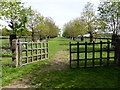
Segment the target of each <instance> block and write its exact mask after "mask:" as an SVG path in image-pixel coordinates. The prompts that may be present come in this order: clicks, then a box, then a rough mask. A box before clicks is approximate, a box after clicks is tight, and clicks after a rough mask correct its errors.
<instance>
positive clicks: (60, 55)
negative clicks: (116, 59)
mask: <svg viewBox="0 0 120 90" xmlns="http://www.w3.org/2000/svg"><path fill="white" fill-rule="evenodd" d="M68 62H69V55H68V51H66V50H64V51H59V52H57V53H56V54H55V55H54V57H53V58H51V59H50V61H49V62H48V63H46V64H45V65H44V66H43V67H42V68H40V70H39V71H37V73H40V72H43V71H50V70H62V69H68V68H69V67H68ZM26 82H29V79H27V78H24V79H23V80H22V81H14V83H12V84H9V85H8V86H5V87H3V88H27V87H31V86H32V85H28V84H26ZM32 87H33V86H32Z"/></svg>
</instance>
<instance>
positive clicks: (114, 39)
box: [112, 34, 117, 45]
mask: <svg viewBox="0 0 120 90" xmlns="http://www.w3.org/2000/svg"><path fill="white" fill-rule="evenodd" d="M116 38H117V34H113V35H112V42H113V43H112V45H115V42H117V41H116Z"/></svg>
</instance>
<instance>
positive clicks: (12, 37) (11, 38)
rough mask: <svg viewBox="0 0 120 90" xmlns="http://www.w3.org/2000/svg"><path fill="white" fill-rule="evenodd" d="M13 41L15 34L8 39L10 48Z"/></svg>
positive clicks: (15, 37)
mask: <svg viewBox="0 0 120 90" xmlns="http://www.w3.org/2000/svg"><path fill="white" fill-rule="evenodd" d="M13 39H17V36H16V34H12V35H10V38H9V42H10V46H12V40H13Z"/></svg>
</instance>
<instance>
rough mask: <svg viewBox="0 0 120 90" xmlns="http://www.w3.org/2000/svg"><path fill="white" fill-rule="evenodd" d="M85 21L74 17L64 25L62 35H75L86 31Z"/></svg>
mask: <svg viewBox="0 0 120 90" xmlns="http://www.w3.org/2000/svg"><path fill="white" fill-rule="evenodd" d="M86 31H87V30H86V23H85V21H84V20H83V19H81V18H76V19H74V20H71V21H69V22H68V23H66V24H65V25H64V32H63V36H64V37H72V38H73V39H74V37H77V36H78V35H81V36H82V35H83V34H85V33H86Z"/></svg>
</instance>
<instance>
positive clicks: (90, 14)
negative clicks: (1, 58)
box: [81, 2, 95, 42]
mask: <svg viewBox="0 0 120 90" xmlns="http://www.w3.org/2000/svg"><path fill="white" fill-rule="evenodd" d="M81 15H82V16H81V17H82V19H84V20H85V22H86V24H87V28H88V33H89V34H90V42H92V41H93V33H94V30H95V27H94V17H95V11H94V9H93V4H92V3H90V2H87V4H86V5H85V7H84V9H83V12H82V14H81Z"/></svg>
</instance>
